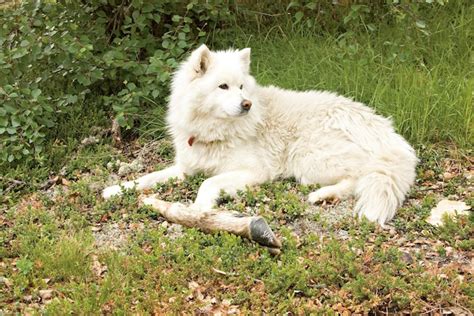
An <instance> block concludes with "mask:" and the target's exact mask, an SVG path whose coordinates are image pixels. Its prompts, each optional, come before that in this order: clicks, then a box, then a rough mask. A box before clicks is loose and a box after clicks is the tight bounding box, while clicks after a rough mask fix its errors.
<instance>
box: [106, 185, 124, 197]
mask: <svg viewBox="0 0 474 316" xmlns="http://www.w3.org/2000/svg"><path fill="white" fill-rule="evenodd" d="M120 194H122V188H121V187H120V186H119V185H112V186H110V187H107V188H105V189H104V191H102V197H103V198H104V199H109V198H111V197H112V196H114V195H120Z"/></svg>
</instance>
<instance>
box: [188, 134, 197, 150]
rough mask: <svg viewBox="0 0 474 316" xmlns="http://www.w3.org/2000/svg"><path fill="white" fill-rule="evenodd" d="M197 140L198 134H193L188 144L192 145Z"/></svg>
mask: <svg viewBox="0 0 474 316" xmlns="http://www.w3.org/2000/svg"><path fill="white" fill-rule="evenodd" d="M195 140H196V136H191V137H189V139H188V145H189V146H190V147H191V146H193V144H194V141H195Z"/></svg>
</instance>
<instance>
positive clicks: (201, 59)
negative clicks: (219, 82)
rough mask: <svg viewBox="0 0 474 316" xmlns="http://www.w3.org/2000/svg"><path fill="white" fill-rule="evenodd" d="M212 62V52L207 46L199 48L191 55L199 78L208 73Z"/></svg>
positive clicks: (203, 45)
mask: <svg viewBox="0 0 474 316" xmlns="http://www.w3.org/2000/svg"><path fill="white" fill-rule="evenodd" d="M210 61H211V51H210V50H209V48H208V47H207V46H206V45H205V44H202V45H201V46H199V48H198V49H196V50H195V51H194V52H193V53H192V54H191V63H192V66H193V69H194V71H195V72H196V75H198V76H202V75H204V74H205V73H206V71H207V69H208V68H209V63H210Z"/></svg>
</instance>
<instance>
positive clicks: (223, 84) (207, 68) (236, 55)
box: [103, 45, 417, 225]
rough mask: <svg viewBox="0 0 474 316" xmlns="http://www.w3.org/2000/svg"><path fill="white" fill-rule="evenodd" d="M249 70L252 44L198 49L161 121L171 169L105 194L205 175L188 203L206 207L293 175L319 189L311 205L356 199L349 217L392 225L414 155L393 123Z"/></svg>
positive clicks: (177, 81) (175, 79)
mask: <svg viewBox="0 0 474 316" xmlns="http://www.w3.org/2000/svg"><path fill="white" fill-rule="evenodd" d="M249 66H250V49H249V48H245V49H243V50H239V51H236V50H227V51H216V52H212V51H210V50H209V49H208V48H207V47H206V46H205V45H202V46H201V47H199V48H198V49H197V50H195V51H194V52H193V53H192V54H191V56H190V57H189V58H188V59H187V60H186V61H184V62H183V64H182V65H181V67H180V68H179V70H178V71H177V72H176V73H175V74H174V77H173V82H172V91H171V99H170V103H169V108H168V115H167V122H168V127H169V131H170V133H171V136H172V138H173V141H174V147H175V150H176V158H175V164H174V165H173V166H171V167H169V168H166V169H164V170H161V171H157V172H153V173H150V174H148V175H145V176H143V177H141V178H138V179H137V180H135V181H130V182H125V183H122V184H121V185H114V186H111V187H108V188H106V189H105V190H104V191H103V197H104V198H108V197H110V196H112V195H116V194H120V192H121V190H122V189H123V188H131V187H135V186H136V188H137V189H139V190H140V189H146V188H150V187H153V186H154V185H155V184H156V183H158V182H164V181H167V180H168V179H170V178H180V179H182V178H184V177H185V176H186V175H192V174H195V173H197V172H204V173H206V174H208V175H210V176H211V177H210V178H208V179H207V180H205V181H204V182H203V183H202V185H201V187H200V188H199V191H198V195H197V198H196V201H195V202H194V204H193V205H192V206H193V207H196V208H198V209H200V210H202V209H210V208H212V207H213V206H214V205H215V203H216V199H217V198H218V197H219V195H220V192H221V191H225V192H226V193H228V194H231V195H232V194H235V193H236V192H237V191H238V190H242V189H245V187H246V186H252V185H256V184H259V183H262V182H265V181H269V180H273V179H275V178H279V177H283V178H287V177H294V178H296V179H297V180H298V181H300V182H301V183H303V184H321V185H322V186H323V187H322V188H320V189H319V190H317V191H315V192H312V193H311V194H310V195H309V197H308V200H309V202H311V203H316V202H318V201H322V200H325V199H330V198H339V199H341V198H344V197H347V196H348V195H354V196H355V197H356V199H357V202H356V205H355V209H354V212H355V214H358V215H359V216H365V217H366V218H367V219H369V220H370V221H374V222H378V223H380V224H381V225H384V223H386V222H387V221H389V220H390V219H392V218H393V216H394V215H395V212H396V210H397V208H398V207H399V206H400V205H401V204H402V202H403V200H404V198H405V195H406V194H407V192H408V190H409V189H410V186H411V185H412V183H413V181H414V179H415V167H416V164H417V158H416V155H415V152H414V150H413V148H412V147H411V146H410V145H409V144H408V143H407V142H406V141H405V140H404V139H403V137H402V136H400V135H399V134H397V133H396V132H395V131H394V129H393V127H392V123H391V121H390V120H389V119H386V118H384V117H381V116H379V115H377V114H375V113H374V111H373V110H372V109H371V108H369V107H367V106H365V105H363V104H361V103H358V102H354V101H353V100H351V99H348V98H345V97H342V96H338V95H336V94H334V93H330V92H325V91H305V92H299V91H290V90H284V89H280V88H277V87H274V86H268V87H262V86H259V85H258V84H257V83H256V82H255V79H254V78H253V77H252V76H251V75H250V74H249Z"/></svg>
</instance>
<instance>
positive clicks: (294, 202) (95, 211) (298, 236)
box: [0, 143, 474, 315]
mask: <svg viewBox="0 0 474 316" xmlns="http://www.w3.org/2000/svg"><path fill="white" fill-rule="evenodd" d="M157 146H158V147H161V146H163V147H164V148H160V149H159V151H167V150H168V149H167V147H168V146H169V145H168V144H166V143H161V144H158V145H157ZM82 150H83V151H84V152H82V153H80V154H79V156H78V159H79V160H80V161H79V162H74V164H75V165H76V166H77V167H76V168H75V169H77V170H80V171H83V170H87V168H86V166H87V165H88V164H89V162H88V160H89V159H90V156H91V155H90V152H88V149H87V148H84V149H82ZM102 151H104V156H106V155H108V156H110V155H111V154H113V153H115V152H116V151H114V149H112V148H109V147H107V148H102ZM439 154H441V153H439ZM425 158H428V157H425ZM434 158H435V157H434ZM466 163H468V162H466ZM105 165H106V163H105V161H103V163H102V164H99V166H98V167H97V168H96V169H95V170H94V172H93V173H90V172H88V171H83V172H80V174H78V175H77V179H76V180H77V181H71V182H64V184H60V185H56V186H55V187H52V188H50V189H49V190H47V191H40V192H37V193H35V194H32V195H28V196H24V197H22V199H21V200H20V201H18V203H15V205H12V207H11V208H9V209H7V210H6V211H5V212H4V213H0V221H1V222H0V223H1V224H2V229H1V230H0V257H1V258H2V265H0V275H1V278H0V282H2V285H3V286H2V287H0V305H1V306H2V308H3V310H2V311H4V312H5V313H7V314H11V313H17V314H27V313H30V314H35V313H46V314H54V315H55V314H61V315H62V314H71V313H72V314H77V313H78V314H81V313H83V314H84V313H86V314H96V313H98V312H101V313H104V314H107V313H108V314H134V313H138V314H150V313H156V314H174V313H182V312H183V311H186V312H188V313H207V314H209V313H211V312H218V311H220V312H222V313H223V314H224V313H226V312H228V313H231V311H233V312H234V313H236V314H249V313H250V314H251V313H252V312H255V311H262V310H265V312H266V313H268V314H284V313H288V312H290V313H293V314H297V315H300V314H335V313H338V314H351V313H354V314H355V313H359V314H376V313H382V312H383V313H387V312H388V313H390V314H401V313H406V314H410V313H411V314H421V313H430V312H439V313H442V312H443V311H444V312H445V313H448V312H451V313H455V312H456V311H457V312H458V313H460V312H459V311H461V312H462V311H465V310H472V308H473V307H474V296H473V285H472V284H473V282H472V281H473V276H472V273H471V270H472V269H471V264H470V263H471V261H470V257H472V245H473V236H474V235H473V229H474V217H472V216H471V217H470V218H467V217H465V216H464V217H459V218H458V219H457V220H450V221H446V223H445V224H446V226H443V227H439V228H437V227H433V226H430V225H428V224H427V223H426V222H425V218H426V215H427V212H426V211H427V209H429V208H431V207H432V206H433V205H434V204H436V200H438V199H440V198H443V197H442V196H439V195H437V196H435V195H431V194H430V195H428V196H426V197H425V198H424V199H423V200H417V199H416V200H413V199H412V200H411V201H410V202H409V203H407V204H406V207H405V209H403V210H400V213H399V214H398V215H397V217H396V222H395V227H392V228H390V229H382V228H380V227H378V226H376V225H374V224H373V223H368V222H367V221H359V220H357V219H354V218H353V217H352V215H351V214H350V212H349V214H344V215H343V214H339V215H337V213H335V210H334V208H332V207H329V206H318V207H315V206H310V205H308V204H307V202H306V200H305V198H306V196H307V194H308V193H309V192H311V191H312V190H314V189H315V187H313V186H309V187H308V186H304V185H300V184H297V183H295V181H292V180H281V181H276V182H273V183H265V184H263V185H261V186H260V187H256V188H253V189H252V190H245V191H243V192H240V194H239V196H238V197H237V198H228V197H227V199H228V200H227V201H226V202H225V203H223V205H222V206H221V207H226V208H228V209H230V210H236V211H243V212H246V213H251V212H255V213H257V214H258V215H262V216H264V217H265V218H266V219H267V220H268V222H269V224H270V225H271V226H272V228H273V230H274V231H275V232H276V233H277V234H278V236H279V237H280V238H281V240H282V242H283V248H282V253H281V254H280V255H279V256H277V257H272V256H271V255H270V254H269V253H268V251H267V250H266V249H265V248H262V247H260V246H258V245H257V244H255V243H252V242H249V241H247V240H244V239H242V238H240V237H237V236H234V235H230V234H227V233H218V234H204V233H201V232H199V231H197V230H195V229H187V228H184V227H180V226H179V225H173V224H171V223H168V222H163V218H162V217H161V216H159V215H158V214H157V212H156V210H153V209H151V208H148V207H143V206H140V204H139V202H138V195H139V194H140V193H139V192H136V191H134V190H130V191H128V192H127V193H126V194H124V195H123V196H121V197H114V198H113V199H112V200H107V201H104V200H103V199H101V198H98V189H99V187H98V184H102V183H103V181H107V180H106V179H107V178H109V177H110V174H109V173H110V170H108V169H106V167H105ZM424 167H427V168H430V169H431V166H430V164H429V162H427V163H426V166H424ZM444 171H445V170H443V169H439V170H436V172H435V175H434V176H435V177H438V176H441V175H442V174H443V172H444ZM202 181H203V177H202V176H200V175H198V176H195V177H191V178H187V179H186V180H184V181H182V180H181V181H177V180H175V181H170V182H168V183H164V184H160V185H157V186H156V187H155V188H154V189H153V190H152V191H154V192H156V193H158V194H159V195H160V197H162V198H164V199H166V200H170V201H180V202H183V203H190V200H192V199H194V198H195V194H196V192H197V189H198V187H199V185H200V184H201V183H202ZM100 187H101V186H100ZM463 187H464V188H465V189H466V190H467V189H468V184H463ZM94 188H95V189H94ZM419 189H420V187H419V186H417V187H415V189H414V190H415V191H417V190H419ZM425 189H426V188H425ZM429 189H430V191H431V190H432V189H434V188H429ZM415 193H416V194H415ZM415 193H414V194H413V195H415V196H424V195H426V190H425V191H420V192H415ZM417 205H420V207H418V206H417ZM289 210H290V212H288V211H289ZM304 210H306V211H308V212H309V213H308V212H306V211H305V212H303V211H304ZM295 211H296V212H295ZM313 213H316V214H319V219H316V218H309V217H308V216H310V214H313ZM323 218H325V220H323ZM331 218H332V219H331ZM44 292H46V293H50V294H51V295H50V297H48V296H44V295H43V296H42V293H44Z"/></svg>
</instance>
